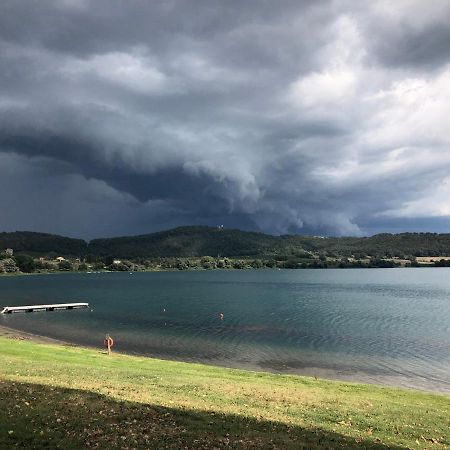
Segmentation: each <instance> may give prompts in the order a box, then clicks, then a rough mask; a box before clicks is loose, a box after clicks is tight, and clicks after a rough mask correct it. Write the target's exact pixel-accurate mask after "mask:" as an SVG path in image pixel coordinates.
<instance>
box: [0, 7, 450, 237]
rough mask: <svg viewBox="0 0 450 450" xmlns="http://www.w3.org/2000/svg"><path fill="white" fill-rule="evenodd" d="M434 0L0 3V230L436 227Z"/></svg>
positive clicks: (442, 137) (439, 44)
mask: <svg viewBox="0 0 450 450" xmlns="http://www.w3.org/2000/svg"><path fill="white" fill-rule="evenodd" d="M449 24H450V1H448V0H433V1H424V0H395V1H392V0H380V1H370V2H362V1H359V0H353V1H344V0H343V1H340V0H336V1H332V0H323V1H320V0H309V1H306V0H305V1H300V0H294V1H283V0H278V1H272V0H267V1H262V0H261V1H252V0H247V1H242V0H239V1H230V0H227V1H224V0H203V1H202V0H192V1H188V0H185V1H182V0H164V1H163V0H161V1H156V0H155V1H129V0H123V1H118V0H117V1H113V0H109V1H103V0H92V1H88V0H65V1H61V0H60V1H32V0H28V1H22V0H2V1H1V3H0V231H1V230H5V231H12V230H35V231H45V232H52V233H59V234H64V235H69V236H75V237H83V238H87V239H91V238H94V237H101V236H103V237H106V236H114V235H129V234H141V233H147V232H152V231H156V230H161V229H166V228H171V227H174V226H178V225H190V224H208V225H219V224H224V225H225V226H226V227H237V228H242V229H251V230H260V231H264V232H268V233H274V234H281V233H301V234H321V235H322V234H327V235H365V234H373V233H377V232H384V231H389V232H399V231H412V230H425V231H439V232H450V26H449Z"/></svg>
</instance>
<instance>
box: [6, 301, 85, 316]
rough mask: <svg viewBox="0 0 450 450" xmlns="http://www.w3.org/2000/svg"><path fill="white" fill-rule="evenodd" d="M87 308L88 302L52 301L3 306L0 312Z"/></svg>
mask: <svg viewBox="0 0 450 450" xmlns="http://www.w3.org/2000/svg"><path fill="white" fill-rule="evenodd" d="M82 308H89V303H52V304H50V305H28V306H5V307H3V309H2V310H1V311H0V314H13V313H20V312H35V311H58V310H62V309H82Z"/></svg>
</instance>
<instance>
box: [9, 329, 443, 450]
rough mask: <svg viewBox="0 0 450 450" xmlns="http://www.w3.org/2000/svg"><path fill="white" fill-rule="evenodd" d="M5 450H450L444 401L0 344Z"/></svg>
mask: <svg viewBox="0 0 450 450" xmlns="http://www.w3.org/2000/svg"><path fill="white" fill-rule="evenodd" d="M0 359H1V360H2V365H1V367H0V448H5V449H6V448H55V449H56V448H73V449H75V448H91V447H92V448H101V449H110V448H129V449H131V448H158V449H163V448H164V449H165V448H167V449H175V448H177V449H181V448H190V449H212V448H217V449H220V448H227V449H230V448H231V449H274V448H279V449H281V448H282V449H292V450H294V449H301V448H307V449H330V448H333V449H361V448H366V449H374V450H375V449H378V450H384V449H385V450H387V449H405V448H409V449H423V448H429V449H431V448H433V449H434V448H435V449H444V448H448V446H449V445H450V435H449V425H450V423H449V416H450V399H449V397H448V396H444V395H434V394H427V393H422V392H416V391H407V390H401V389H391V388H383V387H378V386H368V385H362V384H353V383H344V382H333V381H325V380H317V379H314V378H308V377H300V376H289V375H276V374H269V373H257V372H247V371H243V370H235V369H225V368H219V367H213V366H205V365H200V364H189V363H182V362H173V361H161V360H157V359H151V358H143V357H136V356H126V355H119V354H113V355H111V356H106V355H105V354H102V352H99V351H98V350H97V349H92V350H90V349H84V348H79V347H78V348H74V347H67V346H66V347H65V346H58V345H48V344H37V343H34V342H30V341H29V340H12V339H7V338H5V337H0Z"/></svg>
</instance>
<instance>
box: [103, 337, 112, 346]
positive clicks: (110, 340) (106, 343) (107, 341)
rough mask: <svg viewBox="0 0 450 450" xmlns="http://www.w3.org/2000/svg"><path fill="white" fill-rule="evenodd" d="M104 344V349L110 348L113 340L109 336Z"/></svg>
mask: <svg viewBox="0 0 450 450" xmlns="http://www.w3.org/2000/svg"><path fill="white" fill-rule="evenodd" d="M104 344H105V347H106V348H112V347H113V345H114V339H113V338H112V337H111V336H109V337H108V339H105V340H104Z"/></svg>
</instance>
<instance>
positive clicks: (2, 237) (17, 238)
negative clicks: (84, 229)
mask: <svg viewBox="0 0 450 450" xmlns="http://www.w3.org/2000/svg"><path fill="white" fill-rule="evenodd" d="M6 248H12V249H13V250H14V252H15V253H30V254H41V253H43V254H50V253H55V254H58V255H64V256H66V255H67V256H78V255H84V254H86V253H87V248H88V245H87V243H86V241H83V240H82V239H73V238H68V237H63V236H58V235H56V234H47V233H35V232H32V231H15V232H13V233H0V251H2V250H4V249H6Z"/></svg>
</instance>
